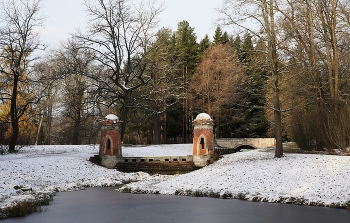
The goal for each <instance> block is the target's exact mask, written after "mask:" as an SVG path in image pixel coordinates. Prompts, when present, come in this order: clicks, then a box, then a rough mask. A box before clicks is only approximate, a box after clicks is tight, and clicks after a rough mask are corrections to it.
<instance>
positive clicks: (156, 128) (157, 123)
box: [153, 114, 160, 145]
mask: <svg viewBox="0 0 350 223" xmlns="http://www.w3.org/2000/svg"><path fill="white" fill-rule="evenodd" d="M153 123H154V144H156V145H158V144H160V117H159V115H158V114H156V115H155V116H154V118H153Z"/></svg>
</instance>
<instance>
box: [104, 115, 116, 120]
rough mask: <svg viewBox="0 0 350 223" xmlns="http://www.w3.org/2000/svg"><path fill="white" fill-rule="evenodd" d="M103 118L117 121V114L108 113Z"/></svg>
mask: <svg viewBox="0 0 350 223" xmlns="http://www.w3.org/2000/svg"><path fill="white" fill-rule="evenodd" d="M105 119H108V120H112V121H117V120H119V118H118V116H116V115H114V114H109V115H107V116H106V117H105Z"/></svg>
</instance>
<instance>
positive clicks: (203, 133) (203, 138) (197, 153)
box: [192, 113, 214, 167]
mask: <svg viewBox="0 0 350 223" xmlns="http://www.w3.org/2000/svg"><path fill="white" fill-rule="evenodd" d="M213 126H214V122H213V119H212V118H211V117H210V115H208V114H206V113H200V114H199V115H197V117H196V119H195V120H194V121H193V146H192V155H193V162H194V163H195V165H196V166H199V167H202V166H205V165H206V164H207V161H208V160H209V159H210V158H211V156H212V155H213V154H214V130H213Z"/></svg>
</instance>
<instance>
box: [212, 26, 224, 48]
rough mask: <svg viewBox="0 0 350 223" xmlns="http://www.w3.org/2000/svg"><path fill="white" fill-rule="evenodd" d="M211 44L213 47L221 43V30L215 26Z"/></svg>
mask: <svg viewBox="0 0 350 223" xmlns="http://www.w3.org/2000/svg"><path fill="white" fill-rule="evenodd" d="M213 43H214V44H215V45H216V44H220V43H222V30H221V28H220V26H217V27H216V29H215V33H214V36H213Z"/></svg>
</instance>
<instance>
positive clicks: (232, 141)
mask: <svg viewBox="0 0 350 223" xmlns="http://www.w3.org/2000/svg"><path fill="white" fill-rule="evenodd" d="M216 144H217V145H218V146H219V147H224V148H231V149H237V148H238V147H241V146H251V147H253V148H255V149H262V148H267V147H271V146H275V145H276V142H275V138H217V139H216Z"/></svg>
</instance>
